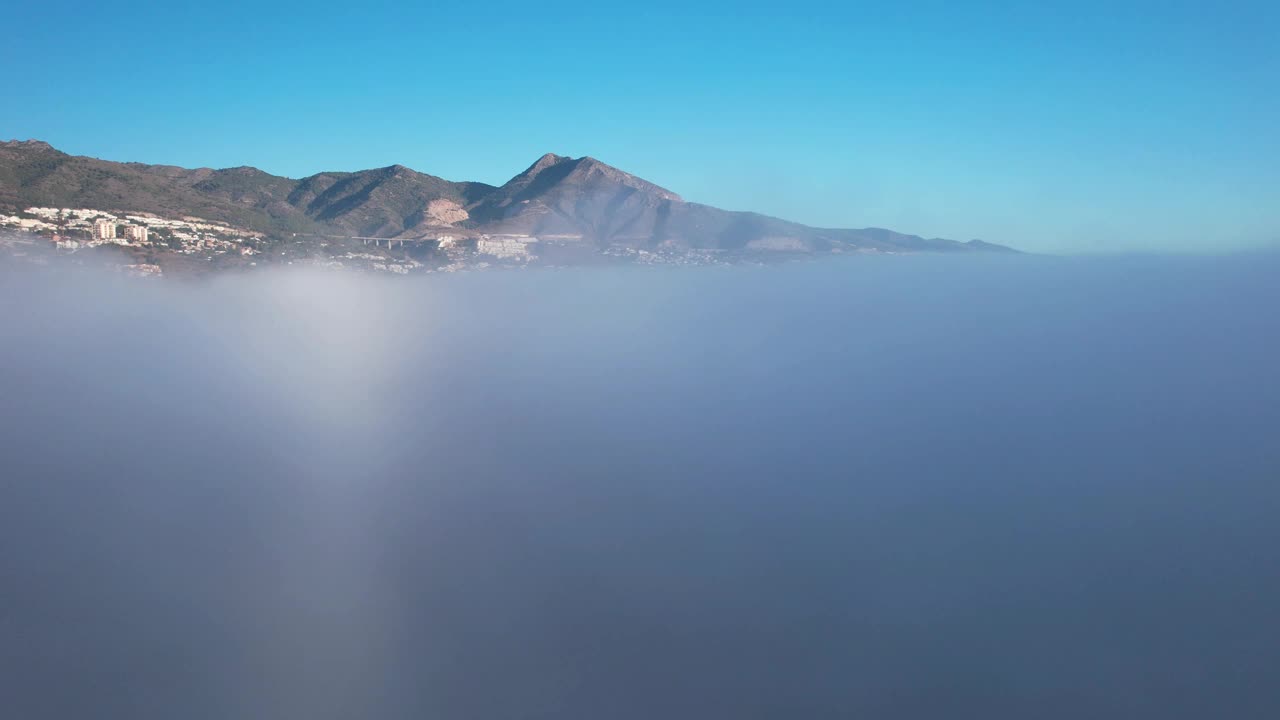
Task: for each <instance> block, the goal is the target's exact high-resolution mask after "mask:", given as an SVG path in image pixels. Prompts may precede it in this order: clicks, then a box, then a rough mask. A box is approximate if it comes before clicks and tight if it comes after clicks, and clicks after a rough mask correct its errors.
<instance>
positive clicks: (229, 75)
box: [0, 0, 1280, 252]
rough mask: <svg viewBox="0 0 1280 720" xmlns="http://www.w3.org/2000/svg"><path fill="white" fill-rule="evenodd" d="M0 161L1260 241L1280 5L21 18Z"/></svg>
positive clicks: (1138, 246)
mask: <svg viewBox="0 0 1280 720" xmlns="http://www.w3.org/2000/svg"><path fill="white" fill-rule="evenodd" d="M5 24H6V26H7V31H6V33H5V37H4V39H3V42H2V43H0V67H3V68H4V69H5V73H4V76H5V78H6V79H7V82H6V92H5V99H4V101H3V103H2V104H0V138H13V137H17V138H28V137H34V138H40V139H43V140H47V141H49V142H51V143H53V144H54V145H56V146H58V147H59V148H61V149H63V150H66V151H68V152H72V153H76V154H85V155H93V156H97V157H103V158H106V159H111V160H137V161H142V162H150V163H171V164H177V165H185V166H213V167H224V166H233V165H254V166H257V167H261V168H263V169H265V170H267V171H270V172H273V173H279V174H284V175H290V176H295V177H297V176H303V175H307V174H310V173H313V172H317V171H320V170H353V169H360V168H366V167H376V166H382V165H389V164H393V163H402V164H404V165H408V166H410V167H413V168H415V169H417V170H421V171H423V172H429V173H432V174H436V175H440V176H443V177H446V178H449V179H455V180H462V179H470V180H482V181H485V182H490V183H495V184H497V183H501V182H503V181H505V180H506V179H508V178H509V177H510V176H511V175H513V174H515V173H516V172H518V171H520V170H522V169H523V168H524V167H526V166H527V165H529V164H530V163H532V162H533V160H535V159H536V158H537V157H538V156H539V155H541V154H542V153H544V152H557V153H560V154H569V155H574V156H578V155H593V156H595V157H598V158H600V159H601V160H604V161H605V162H608V163H611V164H613V165H617V166H619V167H621V168H623V169H625V170H628V171H630V172H633V173H635V174H637V175H640V176H642V177H644V178H647V179H649V180H652V181H654V182H656V183H658V184H660V185H663V186H666V187H668V188H670V189H672V190H674V191H676V192H678V193H680V194H682V195H683V196H684V197H685V198H686V199H689V200H694V201H698V202H705V203H709V204H712V205H717V206H720V207H725V208H730V209H750V210H758V211H761V212H765V213H768V214H772V215H778V216H781V217H785V218H788V219H793V220H798V221H801V222H805V223H809V224H813V225H823V226H839V227H863V226H883V227H890V228H893V229H896V230H901V231H905V232H912V233H918V234H921V235H927V236H942V237H951V238H957V239H968V238H973V237H980V238H983V239H986V240H991V241H996V242H1005V243H1009V244H1013V245H1016V246H1018V247H1022V248H1026V249H1030V250H1045V251H1068V252H1095V251H1142V250H1166V249H1173V250H1189V251H1216V250H1228V249H1236V248H1245V247H1257V246H1264V245H1275V244H1277V243H1278V242H1280V3H1277V2H1275V0H1271V1H1270V2H1244V3H1239V2H1220V3H1195V4H1191V3H1179V2H1176V0H1174V1H1168V2H1143V3H1125V2H1095V1H1094V0H1086V1H1085V2H1075V3H1054V2H1048V3H1040V2H1026V1H1019V2H1005V3H982V4H978V3H964V2H924V3H897V2H879V3H858V2H848V3H814V2H805V1H803V0H792V1H791V2H768V3H763V2H751V1H750V0H747V1H745V2H744V1H737V2H718V1H717V2H702V1H699V0H684V1H683V2H666V1H665V0H659V1H647V2H635V3H617V2H610V1H608V0H597V1H596V2H589V3H582V2H559V1H556V0H552V1H549V2H548V1H539V2H531V1H527V2H508V1H506V0H499V1H491V2H461V1H458V0H455V1H454V2H451V3H447V4H443V3H441V4H436V3H408V2H397V3H383V2H377V1H365V2H341V3H339V2H331V1H330V0H315V1H313V2H307V3H289V4H284V3H275V4H272V5H270V6H267V5H259V4H257V3H246V2H218V3H200V4H198V5H194V6H191V7H179V6H175V5H173V4H169V3H154V4H152V3H120V2H104V3H97V2H87V1H84V2H65V1H59V0H55V1H54V2H46V3H43V4H40V5H36V4H30V3H28V4H26V5H25V6H23V7H21V8H19V7H18V6H14V7H12V8H11V9H10V10H9V12H8V14H7V17H6V21H5Z"/></svg>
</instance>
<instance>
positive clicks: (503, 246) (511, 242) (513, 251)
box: [476, 235, 538, 258]
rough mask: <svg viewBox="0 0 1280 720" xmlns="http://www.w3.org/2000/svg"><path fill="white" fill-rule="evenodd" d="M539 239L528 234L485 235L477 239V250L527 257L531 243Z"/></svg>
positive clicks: (491, 253) (501, 256)
mask: <svg viewBox="0 0 1280 720" xmlns="http://www.w3.org/2000/svg"><path fill="white" fill-rule="evenodd" d="M537 241H538V238H534V237H529V236H528V235H484V236H481V237H480V239H479V240H477V241H476V252H478V253H480V254H482V255H493V256H494V257H500V258H527V257H529V245H530V244H532V243H535V242H537Z"/></svg>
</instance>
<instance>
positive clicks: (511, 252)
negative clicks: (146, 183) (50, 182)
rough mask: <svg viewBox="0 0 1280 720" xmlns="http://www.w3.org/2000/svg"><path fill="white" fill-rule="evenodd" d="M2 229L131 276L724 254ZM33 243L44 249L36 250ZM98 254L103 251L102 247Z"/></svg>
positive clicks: (140, 218) (446, 240)
mask: <svg viewBox="0 0 1280 720" xmlns="http://www.w3.org/2000/svg"><path fill="white" fill-rule="evenodd" d="M5 229H7V230H11V231H18V232H17V233H10V234H9V235H8V236H7V239H5V238H0V246H3V247H0V249H3V250H7V252H8V255H10V256H20V257H27V258H28V259H35V260H36V261H37V262H47V261H48V260H49V259H50V258H51V257H56V256H63V257H70V258H71V259H74V260H88V256H91V255H92V256H95V257H97V258H102V257H108V258H111V260H110V261H109V262H108V264H110V265H112V266H113V267H115V268H116V269H118V270H120V271H122V272H126V273H129V274H131V275H138V276H145V277H155V276H160V275H164V274H166V273H172V272H178V273H187V272H199V271H201V269H202V268H203V269H213V268H217V269H225V268H227V267H241V268H251V267H255V266H257V265H258V264H259V262H262V263H270V264H275V265H299V266H310V267H319V268H323V269H331V270H354V271H362V272H373V273H390V274H395V275H408V274H414V273H436V272H445V273H450V272H460V271H466V270H484V269H488V268H495V267H524V266H528V265H534V264H537V265H544V266H560V265H572V264H577V263H580V262H582V261H583V260H584V259H586V258H589V257H591V256H594V257H596V258H599V259H600V260H602V261H612V262H624V263H631V264H644V265H654V264H662V265H706V264H718V263H722V262H725V261H726V259H725V257H724V254H723V253H719V252H716V251H692V250H677V249H666V250H664V249H655V250H643V249H633V248H606V249H604V250H600V249H598V248H595V247H594V246H593V245H592V244H591V243H589V242H585V241H584V240H583V238H582V237H581V236H580V235H575V236H565V235H554V236H545V237H538V236H533V235H529V234H475V233H467V232H465V231H463V232H455V233H452V234H436V235H431V234H428V235H426V236H423V237H416V238H373V237H350V236H340V235H310V234H302V233H292V234H290V235H288V236H285V237H280V236H268V235H266V234H264V233H261V232H256V231H252V230H247V229H244V228H237V227H234V226H232V225H229V224H227V223H223V222H218V221H213V220H207V219H204V218H199V217H194V216H183V217H180V218H166V217H161V216H159V215H157V214H154V213H144V212H121V211H114V212H113V211H106V210H101V209H96V208H55V207H29V208H26V209H25V210H22V211H19V212H16V213H15V214H13V215H6V214H3V213H0V230H5ZM41 251H42V252H43V254H41ZM103 253H106V255H105V256H104V255H103Z"/></svg>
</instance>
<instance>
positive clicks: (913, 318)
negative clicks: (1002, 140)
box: [0, 255, 1280, 720]
mask: <svg viewBox="0 0 1280 720" xmlns="http://www.w3.org/2000/svg"><path fill="white" fill-rule="evenodd" d="M1277 271H1280V259H1278V258H1277V257H1275V256H1267V255H1259V256H1252V257H1236V258H1208V259H1206V258H1195V259H1192V258H1179V259H1169V258H1109V259H1105V260H1099V259H1076V258H1073V259H1060V258H1043V257H1011V258H1004V257H993V258H935V257H910V258H879V259H876V258H852V259H849V260H847V261H845V260H839V261H831V262H823V263H812V264H796V265H789V266H783V267H773V268H700V269H689V270H652V269H635V268H632V269H591V270H581V271H537V272H494V273H481V274H470V275H463V276H455V277H445V276H433V277H429V278H409V279H386V278H374V277H365V276H351V275H340V274H307V273H290V272H279V273H274V272H273V273H261V274H257V275H249V276H242V277H230V278H222V279H216V280H210V281H202V282H192V283H180V282H168V281H165V282H145V281H138V280H131V279H127V278H120V277H113V276H107V275H97V274H86V273H78V274H65V273H52V272H43V271H42V272H37V273H29V272H28V273H21V274H18V273H13V272H5V271H0V300H2V301H3V304H4V307H5V308H6V312H5V313H4V314H3V317H0V399H2V405H0V697H2V698H4V704H5V705H6V706H7V707H8V708H9V712H10V713H11V714H12V715H13V717H23V718H65V717H86V716H91V717H102V718H142V719H146V718H173V717H182V718H211V719H212V718H227V717H237V718H307V719H308V720H314V719H319V718H350V717H367V718H422V717H435V718H511V717H521V718H579V717H583V718H585V717H610V718H619V719H625V718H654V717H663V718H673V719H674V718H715V717H745V718H751V717H756V718H782V717H809V718H846V717H851V716H858V715H866V716H868V717H886V718H927V717H1010V718H1013V717H1038V718H1058V717H1061V718H1081V717H1091V718H1109V717H1115V718H1144V717H1151V718H1156V717H1158V718H1178V717H1186V718H1204V717H1232V718H1264V717H1265V718H1271V717H1275V716H1276V714H1277V713H1278V712H1280V687H1277V686H1276V684H1275V683H1274V669H1275V668H1276V667H1280V621H1277V620H1276V619H1275V616H1274V609H1275V608H1276V607H1277V606H1278V605H1280V575H1278V574H1277V573H1276V572H1275V568H1276V565H1277V560H1280V558H1278V557H1277V548H1280V529H1277V525H1276V523H1275V517H1276V516H1277V511H1280V486H1278V485H1277V480H1278V479H1280V443H1277V442H1276V437H1277V434H1278V433H1280V383H1277V382H1276V377H1275V367H1276V362H1277V358H1278V357H1280V319H1278V317H1280V316H1278V315H1277V313H1276V308H1280V284H1278V283H1276V282H1275V278H1276V277H1277Z"/></svg>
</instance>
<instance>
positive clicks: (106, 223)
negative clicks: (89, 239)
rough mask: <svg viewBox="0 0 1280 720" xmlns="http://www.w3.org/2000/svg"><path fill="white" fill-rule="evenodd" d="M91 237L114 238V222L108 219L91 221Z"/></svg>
mask: <svg viewBox="0 0 1280 720" xmlns="http://www.w3.org/2000/svg"><path fill="white" fill-rule="evenodd" d="M93 239H94V240H115V239H116V224H115V223H114V222H112V221H110V220H95V221H94V222H93Z"/></svg>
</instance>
